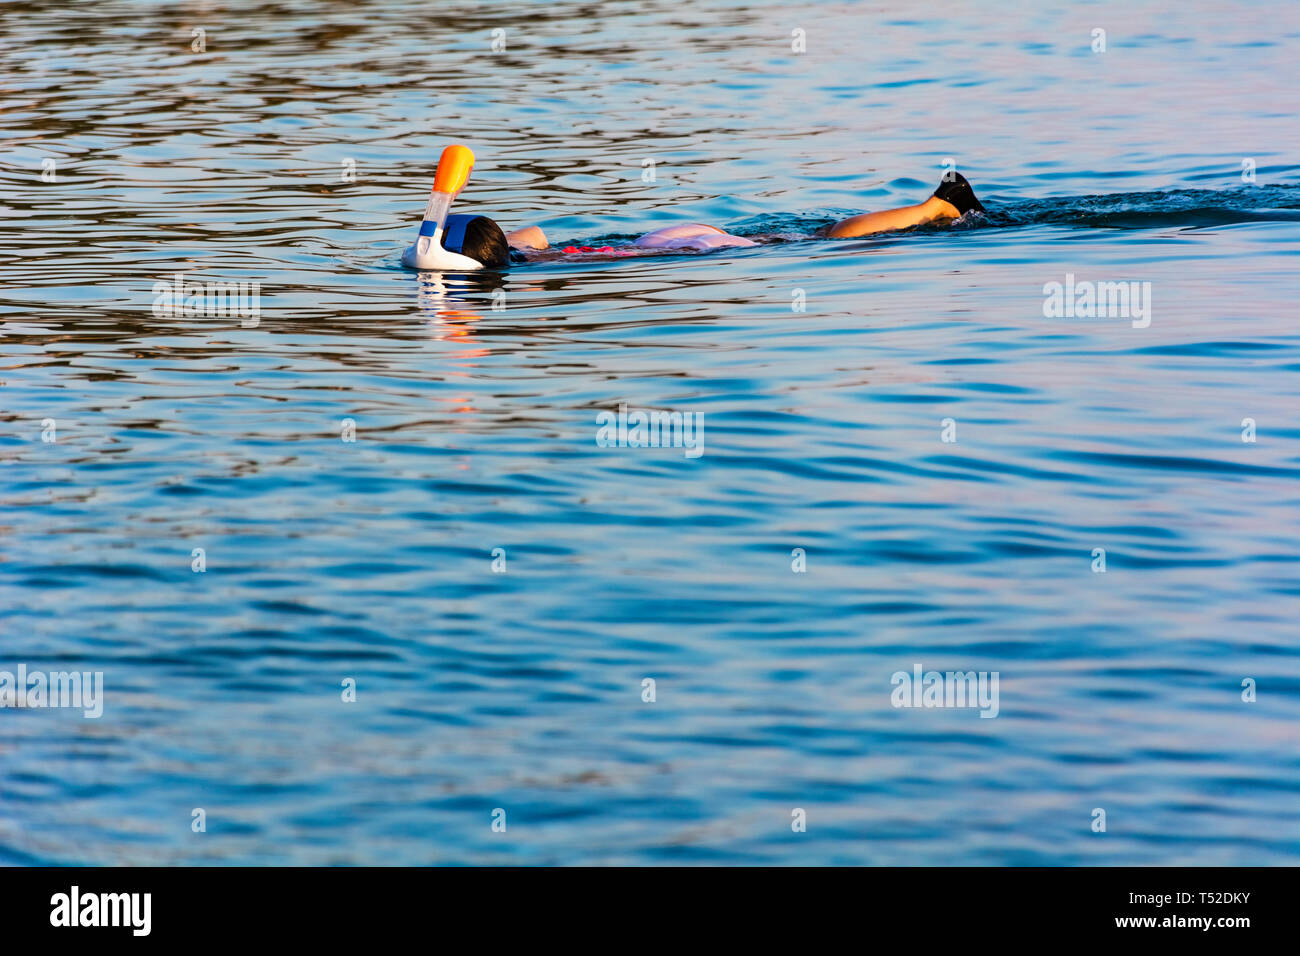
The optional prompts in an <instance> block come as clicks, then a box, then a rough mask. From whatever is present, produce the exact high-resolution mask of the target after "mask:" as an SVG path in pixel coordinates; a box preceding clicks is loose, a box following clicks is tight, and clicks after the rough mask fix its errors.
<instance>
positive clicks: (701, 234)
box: [636, 222, 758, 249]
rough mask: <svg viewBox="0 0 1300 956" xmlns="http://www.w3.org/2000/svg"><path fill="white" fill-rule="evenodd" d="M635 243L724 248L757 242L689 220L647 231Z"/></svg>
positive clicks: (648, 246)
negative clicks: (688, 221)
mask: <svg viewBox="0 0 1300 956" xmlns="http://www.w3.org/2000/svg"><path fill="white" fill-rule="evenodd" d="M636 245H638V246H640V247H641V248H642V249H726V248H728V247H730V246H756V245H758V243H757V242H754V241H753V240H752V239H743V238H741V237H740V236H733V235H731V234H729V233H725V232H723V231H722V230H721V229H714V228H713V227H712V226H705V225H703V224H701V223H698V222H691V223H686V224H685V225H681V226H664V227H663V228H662V229H656V230H655V231H654V232H647V233H646V234H645V235H644V236H642V237H641V238H640V239H638V240H637V241H636Z"/></svg>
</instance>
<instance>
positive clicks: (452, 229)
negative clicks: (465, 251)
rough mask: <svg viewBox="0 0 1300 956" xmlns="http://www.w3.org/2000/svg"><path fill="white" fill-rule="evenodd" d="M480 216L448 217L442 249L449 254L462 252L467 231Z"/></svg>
mask: <svg viewBox="0 0 1300 956" xmlns="http://www.w3.org/2000/svg"><path fill="white" fill-rule="evenodd" d="M477 218H479V217H478V216H448V217H447V225H446V227H445V231H444V232H443V234H442V247H443V248H444V249H446V250H447V251H448V252H460V250H461V248H462V247H463V246H464V245H465V229H466V227H468V226H469V224H470V223H471V222H473V221H474V220H475V219H477Z"/></svg>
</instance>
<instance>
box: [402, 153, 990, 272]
mask: <svg viewBox="0 0 1300 956" xmlns="http://www.w3.org/2000/svg"><path fill="white" fill-rule="evenodd" d="M473 167H474V154H473V153H472V152H470V150H469V149H468V147H465V146H448V147H447V148H446V149H445V150H443V153H442V157H441V158H440V159H439V161H438V171H437V173H436V174H435V176H434V183H433V192H432V194H431V195H430V197H429V204H428V206H427V207H426V209H425V213H424V222H423V223H422V224H421V226H420V234H419V237H418V238H417V239H416V242H415V243H414V244H413V245H412V246H411V247H410V248H409V249H407V250H406V252H405V253H404V254H403V256H402V264H403V265H406V266H409V267H410V268H413V269H430V270H447V271H461V270H469V269H483V268H489V269H495V268H501V267H503V266H505V265H506V264H507V263H508V262H509V261H510V259H511V252H512V250H513V251H514V255H515V256H518V257H523V258H532V257H535V256H536V254H537V253H541V252H545V251H547V250H549V249H551V245H550V242H549V241H548V240H547V238H546V234H545V233H544V232H542V230H541V227H539V226H525V227H523V228H521V229H516V230H514V231H513V232H510V233H504V232H502V230H501V227H500V226H499V225H497V223H496V222H494V221H493V220H491V219H489V218H488V217H487V216H466V215H456V216H454V215H449V214H448V210H449V209H450V206H451V202H452V200H453V199H455V198H456V195H457V194H459V192H460V191H461V190H462V189H464V188H465V184H466V183H467V182H468V181H469V174H470V170H472V169H473ZM972 210H974V211H976V212H984V206H983V205H982V204H981V203H980V201H979V200H978V199H976V198H975V192H974V190H972V189H971V186H970V183H968V182H967V181H966V178H965V177H964V176H962V174H961V173H959V172H956V171H955V170H950V171H949V172H947V173H945V174H944V177H943V180H942V181H941V182H940V183H939V188H938V189H936V190H935V191H934V193H933V194H932V195H931V196H930V197H929V198H928V199H926V200H925V201H924V202H919V203H917V204H916V205H914V206H902V207H900V208H898V209H886V210H883V211H881V212H868V213H862V214H861V215H858V216H851V217H849V218H848V219H842V220H840V221H839V222H837V223H835V224H834V225H832V226H830V227H829V228H827V229H825V230H823V231H822V232H821V233H819V234H820V235H821V236H824V237H826V238H830V239H854V238H858V237H860V236H870V235H874V234H876V233H881V232H895V231H897V230H900V229H910V228H912V227H913V226H921V225H925V224H927V223H932V222H946V221H950V220H954V219H959V218H961V217H962V216H964V215H965V214H966V213H968V212H971V211H972ZM759 244H760V243H758V242H756V241H754V240H753V239H746V238H745V237H744V236H733V235H731V234H730V233H727V232H723V231H722V230H721V229H718V228H716V227H714V226H708V225H704V224H703V223H694V222H693V223H683V224H680V225H675V226H664V227H662V228H660V229H656V230H654V231H653V232H648V233H646V234H645V235H643V236H640V237H639V238H637V239H636V240H635V241H634V242H633V243H632V248H630V249H627V248H619V249H615V248H613V247H610V246H603V247H601V248H599V249H593V248H591V247H588V246H581V247H575V246H568V247H566V248H565V249H564V250H563V252H564V253H576V252H581V253H597V254H607V255H636V254H638V253H640V254H647V253H648V254H654V253H655V252H659V251H671V250H678V249H691V250H698V251H708V250H712V249H726V248H736V247H742V246H757V245H759ZM529 253H532V256H530V255H529Z"/></svg>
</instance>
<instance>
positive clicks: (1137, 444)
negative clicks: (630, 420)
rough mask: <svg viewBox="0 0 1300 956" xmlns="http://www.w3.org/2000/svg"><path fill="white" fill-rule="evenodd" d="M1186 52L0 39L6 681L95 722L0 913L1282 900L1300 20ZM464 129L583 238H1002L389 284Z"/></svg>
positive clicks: (629, 6) (522, 16)
mask: <svg viewBox="0 0 1300 956" xmlns="http://www.w3.org/2000/svg"><path fill="white" fill-rule="evenodd" d="M1219 6H1220V5H1216V4H1210V3H1205V2H1200V3H1181V4H1178V5H1177V6H1176V11H1177V15H1176V16H1174V15H1171V13H1170V7H1168V6H1166V5H1162V4H1130V3H1124V4H1098V5H1090V6H1088V7H1087V8H1076V7H1075V6H1074V5H1072V4H1067V3H1053V4H1034V5H1032V6H1029V7H1026V8H1025V9H1022V10H1019V11H1009V10H1006V9H1004V8H1003V7H1002V6H1000V5H992V4H989V5H978V4H976V5H958V6H952V5H948V4H937V3H915V2H913V3H907V4H900V5H897V6H895V7H891V8H889V9H886V8H884V7H882V6H880V5H875V4H869V5H856V4H855V5H847V4H846V5H840V4H813V5H809V6H807V7H801V8H798V9H792V8H790V6H789V5H788V4H782V3H776V2H770V3H764V2H747V3H740V4H736V3H728V2H722V0H704V2H700V3H692V4H680V3H655V2H651V3H604V4H573V3H538V4H518V3H502V4H492V5H484V4H465V3H439V4H438V5H437V6H436V7H431V6H430V5H428V4H417V3H392V4H366V3H347V4H344V3H294V2H282V3H277V4H271V5H264V4H242V3H229V4H222V3H178V4H166V3H164V4H157V3H71V4H64V5H57V6H50V5H47V4H37V3H23V2H17V3H6V4H4V5H3V6H0V53H2V56H3V61H4V72H3V74H2V79H0V110H3V114H4V119H5V128H6V137H5V139H4V141H3V144H2V145H0V203H2V204H3V206H4V209H5V220H6V226H7V228H6V229H5V230H4V232H3V233H0V284H2V288H0V323H2V324H0V332H3V338H0V349H3V355H4V362H3V371H0V383H2V384H0V399H2V401H0V500H3V511H2V512H0V602H2V603H0V608H2V609H3V620H2V621H0V670H5V669H8V670H13V669H14V668H16V667H17V665H18V664H20V663H22V664H25V665H26V667H27V668H28V669H31V670H38V669H39V670H46V671H54V670H60V669H76V670H84V671H103V673H104V682H105V703H104V715H103V716H102V717H101V718H99V719H98V720H95V719H85V718H84V717H83V716H82V715H81V713H80V712H73V711H69V710H53V709H46V710H16V709H4V710H0V863H313V864H315V863H368V864H375V863H453V862H455V863H461V862H470V863H600V864H607V863H656V862H703V863H802V864H807V863H880V864H884V863H893V864H914V863H920V864H939V863H958V864H999V863H1002V864H1077V863H1100V864H1110V863H1129V864H1131V863H1137V864H1190V863H1202V864H1220V863H1222V864H1280V863H1290V864H1294V863H1296V862H1297V861H1298V860H1300V829H1298V827H1297V823H1298V821H1300V810H1298V809H1297V808H1298V806H1300V804H1298V801H1297V797H1298V796H1300V758H1298V757H1297V748H1296V741H1297V731H1296V726H1297V725H1296V720H1297V717H1300V655H1298V653H1297V636H1296V635H1297V631H1296V621H1297V620H1298V619H1300V600H1298V598H1300V582H1298V580H1297V563H1296V562H1297V556H1296V514H1297V512H1296V506H1297V503H1298V499H1300V493H1298V491H1297V489H1298V488H1300V485H1297V481H1296V479H1297V477H1300V423H1298V422H1297V419H1296V414H1297V408H1298V407H1300V406H1298V405H1297V399H1298V398H1300V385H1297V376H1296V372H1297V371H1300V337H1298V336H1297V333H1296V328H1295V323H1296V316H1297V312H1296V301H1297V284H1296V271H1297V263H1298V262H1300V260H1298V259H1297V254H1298V253H1300V236H1298V235H1297V220H1300V186H1298V185H1297V184H1298V183H1300V167H1298V166H1297V161H1296V155H1297V149H1298V148H1300V131H1298V130H1297V125H1296V123H1295V117H1294V98H1295V89H1296V86H1297V82H1296V81H1297V79H1300V76H1298V72H1300V71H1298V70H1297V67H1296V64H1295V58H1294V49H1295V44H1296V42H1297V40H1300V19H1298V18H1297V16H1296V13H1295V11H1294V9H1293V8H1291V7H1288V6H1284V5H1281V4H1278V5H1273V6H1270V5H1259V6H1246V7H1244V8H1234V9H1233V10H1232V11H1231V13H1230V14H1226V13H1224V12H1223V10H1221V9H1219ZM196 28H202V29H203V30H204V31H205V32H204V34H203V42H204V44H205V45H206V50H205V51H204V52H201V53H199V52H192V50H191V44H192V43H196V42H197V40H196V38H195V35H194V32H193V31H194V30H195V29H196ZM1094 28H1102V29H1105V30H1106V31H1107V33H1106V38H1107V49H1106V51H1105V52H1102V53H1099V52H1094V51H1093V49H1092V43H1093V40H1092V31H1093V30H1094ZM498 29H500V30H504V31H505V33H504V34H503V35H501V34H497V35H496V39H497V41H498V46H500V42H501V41H502V40H504V43H505V49H504V50H500V51H499V52H494V51H493V49H492V44H493V41H494V33H493V31H494V30H498ZM795 30H802V31H804V35H805V36H806V44H807V52H806V53H803V54H794V53H792V51H791V43H792V31H795ZM451 141H462V142H465V143H468V144H469V145H471V146H472V147H473V148H474V149H475V150H476V152H477V154H478V159H479V161H478V165H477V167H476V169H475V173H474V178H473V180H472V182H471V185H470V188H469V189H468V190H467V191H466V193H465V195H464V197H463V199H462V201H461V203H460V204H459V208H460V209H461V210H462V211H468V210H470V209H473V210H474V211H479V212H486V213H488V214H490V215H493V216H494V217H496V218H497V219H499V220H500V221H501V222H502V223H503V224H504V225H506V226H507V227H516V226H519V225H522V224H524V223H528V222H540V223H541V224H542V225H543V226H544V227H545V228H546V230H547V232H548V234H549V235H551V236H552V238H553V239H557V240H559V241H561V242H569V241H571V242H578V243H584V242H588V241H594V240H596V239H598V238H600V237H608V236H629V235H635V234H636V233H638V232H642V231H646V230H648V229H651V228H654V227H656V226H658V225H663V224H667V223H672V222H679V221H688V222H689V221H704V222H711V223H715V224H719V225H725V226H728V227H730V228H733V229H735V230H736V231H739V232H749V233H773V232H775V233H780V234H782V235H784V236H786V237H787V238H791V239H797V238H798V237H800V236H807V235H809V234H810V233H811V232H812V230H813V227H815V226H817V225H820V224H822V223H825V222H828V221H831V220H832V219H834V218H836V217H837V216H839V215H842V214H846V213H849V212H857V211H861V210H865V209H880V208H886V207H888V206H891V205H898V204H904V203H911V202H915V201H919V200H920V199H922V198H924V196H926V195H927V194H928V193H929V191H930V190H931V189H933V187H934V185H935V184H936V182H937V181H938V176H939V174H940V172H941V170H942V168H943V164H944V162H945V160H946V159H947V158H949V157H951V158H952V159H953V160H954V161H955V162H956V164H957V165H958V166H959V168H960V169H961V170H962V171H963V172H964V173H965V174H966V175H967V176H968V177H970V179H971V181H972V182H973V183H974V185H975V188H976V191H977V192H978V193H979V195H980V197H981V198H982V199H983V200H984V202H985V203H986V204H987V205H988V207H989V214H988V216H986V217H984V218H983V219H982V220H978V219H977V220H975V221H966V222H963V223H961V224H959V225H958V226H956V227H951V228H929V229H922V230H918V231H915V232H913V233H910V234H905V235H894V236H888V237H880V238H876V239H869V240H858V241H838V242H837V241H827V240H818V239H804V240H802V241H789V242H782V243H778V244H772V245H764V246H761V247H759V248H755V249H745V250H738V251H724V252H721V253H717V254H712V255H707V256H682V255H678V256H665V257H662V258H640V259H635V260H630V259H629V260H614V261H594V262H593V261H583V260H581V259H575V260H572V261H563V262H560V263H550V264H546V263H542V264H531V265H524V266H521V267H516V268H513V269H511V270H510V271H509V272H507V273H503V274H486V275H479V276H476V277H474V278H473V280H472V281H471V280H468V279H466V278H465V277H456V276H446V277H442V278H437V277H433V276H425V277H423V278H422V277H420V276H417V275H416V274H414V273H410V272H407V271H405V270H403V269H402V268H401V267H400V263H399V256H400V251H401V249H402V248H403V247H404V245H405V244H407V243H409V242H410V241H411V239H412V237H413V236H414V234H415V229H416V225H417V222H418V220H419V216H420V212H421V210H422V209H423V206H424V200H425V197H426V194H427V190H428V187H429V183H430V179H431V176H432V171H433V167H434V164H435V162H436V159H437V156H438V153H439V151H440V150H441V148H442V146H443V145H445V144H446V143H448V142H451ZM43 160H53V161H54V163H55V165H54V169H53V177H54V179H53V181H42V170H43ZM1244 160H1249V162H1248V163H1247V167H1250V166H1251V164H1253V167H1254V169H1255V175H1256V180H1255V182H1253V183H1250V182H1244V181H1243V175H1242V174H1243V161H1244ZM348 161H350V162H351V163H352V164H353V165H354V166H355V171H356V175H355V182H345V181H343V172H344V170H345V169H346V168H348ZM649 161H653V162H652V163H651V162H649ZM651 169H652V170H653V174H654V175H653V181H651V182H647V181H646V180H647V179H650V178H651V177H650V172H649V171H650V170H651ZM49 175H50V174H49V172H47V173H46V177H47V178H48V177H49ZM176 273H182V274H183V275H184V276H186V277H188V278H189V279H191V280H201V281H212V280H234V281H237V280H243V281H253V280H256V281H258V282H260V284H261V285H260V288H261V311H260V317H259V319H258V321H257V323H256V324H255V325H254V324H252V323H251V322H248V321H241V320H239V319H235V318H231V317H223V316H212V317H206V316H188V315H167V314H161V315H160V314H155V311H154V309H153V305H154V301H155V294H154V292H153V291H152V290H153V286H154V284H155V283H156V282H159V281H171V277H172V276H173V275H174V274H176ZM1067 274H1072V275H1074V276H1075V277H1076V279H1078V280H1094V281H1120V280H1125V281H1128V280H1132V281H1138V282H1149V283H1150V289H1151V300H1150V301H1151V322H1150V325H1149V327H1145V328H1140V327H1134V324H1133V323H1132V322H1130V321H1129V320H1128V319H1124V318H1099V319H1084V318H1046V317H1045V316H1044V310H1043V306H1044V292H1043V286H1044V284H1045V283H1050V282H1053V281H1060V282H1064V281H1065V277H1066V275H1067ZM498 290H501V291H498ZM796 290H802V294H803V298H804V302H805V310H804V311H802V312H799V311H795V310H794V305H795V304H796V302H797V297H796ZM620 403H625V404H626V405H628V406H630V407H632V408H646V409H664V410H676V411H680V412H687V411H693V412H699V413H702V414H703V415H704V422H705V430H704V441H705V444H704V453H703V454H702V455H700V456H699V457H698V458H692V457H688V456H687V455H685V454H683V451H682V450H680V449H634V448H602V447H599V446H598V445H597V443H596V424H595V421H596V415H597V413H598V412H599V411H601V410H612V409H616V408H617V407H618V406H619V404H620ZM1246 418H1250V419H1253V420H1254V422H1255V423H1256V429H1257V432H1256V440H1255V441H1254V442H1245V441H1243V440H1242V434H1243V424H1242V422H1243V419H1246ZM345 419H351V420H352V421H353V422H354V423H355V427H356V440H355V442H345V441H343V440H342V438H341V434H342V428H343V425H342V423H343V421H344V420H345ZM944 419H952V426H951V427H952V428H953V429H955V437H956V441H955V442H944V441H942V440H941V438H942V434H941V433H942V430H943V424H942V422H943V420H944ZM43 438H52V439H54V440H52V441H48V440H43ZM198 548H202V549H203V553H204V557H205V560H206V571H204V572H203V573H196V572H195V571H193V570H192V564H193V562H194V561H195V560H196V559H195V557H194V549H198ZM496 548H501V549H504V558H505V562H506V565H505V571H504V573H496V572H494V570H493V560H494V559H493V556H492V552H493V550H494V549H496ZM796 548H802V549H804V554H805V555H806V572H805V573H795V572H794V571H793V570H792V562H794V561H795V560H796V559H795V558H792V551H793V550H794V549H796ZM1097 548H1103V549H1105V561H1106V570H1105V573H1104V574H1103V573H1096V572H1094V570H1093V568H1094V566H1095V564H1096V562H1095V559H1094V549H1097ZM498 566H499V565H498ZM918 664H919V665H921V666H922V667H923V668H925V669H927V670H928V669H935V670H977V671H996V672H998V674H999V675H1000V709H999V714H998V716H997V717H996V719H981V718H980V717H979V714H978V712H977V711H975V710H971V709H928V710H927V709H903V708H895V707H893V706H891V702H890V691H891V689H892V688H891V675H892V674H894V672H896V671H898V670H904V671H907V672H911V670H912V668H913V667H914V666H915V665H918ZM348 678H352V679H354V680H355V681H356V687H357V699H356V702H355V703H344V702H343V701H342V700H341V694H342V690H341V682H343V681H344V680H346V679H348ZM645 678H653V679H654V680H655V681H656V685H655V688H656V700H655V701H654V702H653V703H647V702H644V701H643V700H642V681H643V679H645ZM1246 678H1251V679H1253V680H1254V681H1255V682H1256V692H1257V699H1256V700H1255V701H1254V702H1245V701H1243V700H1242V682H1243V680H1245V679H1246ZM195 808H203V809H204V810H205V811H206V823H207V830H206V832H204V833H195V832H192V829H191V820H192V812H193V810H194V809H195ZM496 808H501V809H503V810H504V811H505V812H506V817H507V820H508V829H507V831H506V832H504V833H497V832H493V830H492V828H491V823H492V814H493V811H494V809H496ZM794 808H803V809H804V810H806V812H807V817H808V827H807V832H806V833H795V832H792V829H791V813H792V810H793V809H794ZM1095 808H1102V809H1104V810H1105V811H1106V813H1107V831H1106V832H1105V833H1104V834H1102V833H1096V832H1093V830H1092V828H1091V825H1092V822H1093V811H1094V809H1095Z"/></svg>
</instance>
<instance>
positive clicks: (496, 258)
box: [442, 216, 510, 269]
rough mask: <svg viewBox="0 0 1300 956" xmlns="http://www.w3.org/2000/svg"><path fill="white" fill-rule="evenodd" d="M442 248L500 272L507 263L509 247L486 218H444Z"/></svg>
mask: <svg viewBox="0 0 1300 956" xmlns="http://www.w3.org/2000/svg"><path fill="white" fill-rule="evenodd" d="M442 245H443V248H445V249H447V250H448V251H449V252H458V253H460V254H461V255H462V256H468V257H469V258H471V259H473V260H474V261H475V262H479V263H482V264H483V267H484V268H486V269H500V268H502V267H503V266H506V265H508V264H509V262H510V245H509V243H507V242H506V234H505V233H504V232H502V231H501V227H500V226H498V225H497V224H496V222H495V221H494V220H492V219H489V218H488V217H487V216H448V217H447V230H446V232H445V233H444V235H443V240H442Z"/></svg>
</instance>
